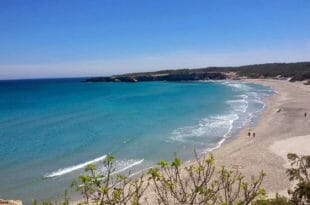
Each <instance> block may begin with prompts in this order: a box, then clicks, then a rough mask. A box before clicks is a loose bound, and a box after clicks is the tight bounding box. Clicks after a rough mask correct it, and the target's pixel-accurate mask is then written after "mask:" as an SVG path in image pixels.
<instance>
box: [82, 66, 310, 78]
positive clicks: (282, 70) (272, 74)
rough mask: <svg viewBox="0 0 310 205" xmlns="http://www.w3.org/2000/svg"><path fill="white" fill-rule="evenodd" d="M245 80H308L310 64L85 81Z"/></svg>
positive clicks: (221, 69)
mask: <svg viewBox="0 0 310 205" xmlns="http://www.w3.org/2000/svg"><path fill="white" fill-rule="evenodd" d="M241 77H246V78H278V79H281V78H286V79H289V80H290V81H303V80H308V81H309V80H310V62H298V63H267V64H256V65H246V66H238V67H207V68H195V69H177V70H161V71H156V72H141V73H128V74H123V75H113V76H108V77H93V78H88V79H86V80H85V82H145V81H172V82H177V81H197V80H224V79H228V78H229V79H238V78H241Z"/></svg>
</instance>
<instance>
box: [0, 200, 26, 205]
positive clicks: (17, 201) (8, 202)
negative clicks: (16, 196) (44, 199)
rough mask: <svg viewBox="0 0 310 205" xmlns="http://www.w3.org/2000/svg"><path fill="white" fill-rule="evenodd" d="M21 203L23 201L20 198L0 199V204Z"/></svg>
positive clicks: (15, 204)
mask: <svg viewBox="0 0 310 205" xmlns="http://www.w3.org/2000/svg"><path fill="white" fill-rule="evenodd" d="M5 204H7V205H23V202H22V201H20V200H5V199H0V205H5Z"/></svg>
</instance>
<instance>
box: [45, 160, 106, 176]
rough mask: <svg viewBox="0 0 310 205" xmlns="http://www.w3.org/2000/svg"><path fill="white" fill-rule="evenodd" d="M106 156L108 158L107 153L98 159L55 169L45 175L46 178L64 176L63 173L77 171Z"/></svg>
mask: <svg viewBox="0 0 310 205" xmlns="http://www.w3.org/2000/svg"><path fill="white" fill-rule="evenodd" d="M105 158H106V155H103V156H101V157H98V158H96V159H93V160H90V161H87V162H84V163H81V164H77V165H74V166H70V167H66V168H62V169H58V170H57V171H54V172H52V173H48V174H46V175H44V177H45V178H51V177H57V176H62V175H65V174H68V173H70V172H73V171H76V170H78V169H82V168H84V167H86V166H87V165H89V164H93V163H96V162H99V161H102V160H104V159H105Z"/></svg>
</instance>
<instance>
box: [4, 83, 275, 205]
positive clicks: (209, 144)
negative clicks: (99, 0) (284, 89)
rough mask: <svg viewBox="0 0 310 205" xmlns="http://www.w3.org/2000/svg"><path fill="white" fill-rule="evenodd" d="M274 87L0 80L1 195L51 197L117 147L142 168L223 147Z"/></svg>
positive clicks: (120, 156) (123, 164)
mask: <svg viewBox="0 0 310 205" xmlns="http://www.w3.org/2000/svg"><path fill="white" fill-rule="evenodd" d="M272 93H273V91H272V90H271V89H270V88H268V87H264V86H260V85H255V84H246V83H238V82H229V81H223V82H188V83H170V82H147V83H82V82H80V79H62V80H25V81H2V82H0V197H4V198H16V199H23V200H25V202H26V203H29V202H30V200H31V199H32V198H43V199H47V198H51V197H55V196H57V195H58V194H60V193H62V192H63V191H64V190H65V189H66V188H67V189H68V188H69V186H70V183H71V181H72V179H73V178H75V177H77V176H78V175H79V174H81V173H82V171H83V167H85V166H86V165H87V164H88V163H91V162H94V163H97V164H98V166H99V168H100V161H102V160H103V159H104V157H105V156H106V155H107V154H109V153H111V154H113V155H115V156H116V157H117V167H118V170H119V171H128V170H129V169H131V170H133V171H139V170H142V169H145V168H148V167H150V166H153V165H154V164H155V163H156V162H157V161H159V160H160V159H168V160H169V159H171V158H172V156H173V154H174V152H177V153H178V155H180V156H181V157H183V158H184V159H185V160H189V159H191V158H193V151H194V149H197V150H198V152H200V153H202V152H207V151H209V150H211V149H213V148H216V147H218V146H219V145H220V144H221V143H222V142H223V141H224V139H225V138H228V137H230V136H231V135H233V133H235V132H237V131H238V129H240V128H241V127H242V126H244V125H246V124H249V123H253V122H255V119H257V117H258V116H259V113H260V112H261V111H262V110H263V109H264V103H263V102H262V100H263V98H264V97H266V96H269V95H271V94H272Z"/></svg>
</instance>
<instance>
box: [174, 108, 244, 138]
mask: <svg viewBox="0 0 310 205" xmlns="http://www.w3.org/2000/svg"><path fill="white" fill-rule="evenodd" d="M238 118H239V116H238V115H237V114H227V115H220V116H219V115H218V116H210V117H208V118H205V119H202V120H201V121H200V122H199V123H198V124H197V125H194V126H185V127H181V128H178V129H176V130H174V131H173V132H172V137H171V139H172V140H175V141H180V142H186V141H188V140H190V139H193V138H197V137H207V136H209V135H213V136H216V137H223V136H224V137H226V135H227V133H229V132H230V131H231V130H232V127H233V122H234V121H235V120H237V119H238Z"/></svg>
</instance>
